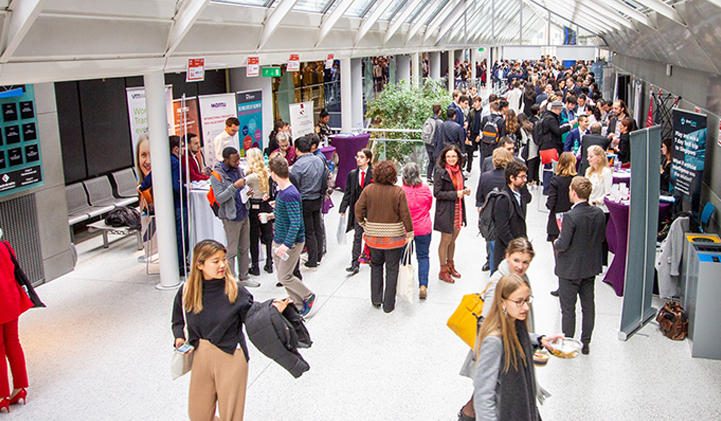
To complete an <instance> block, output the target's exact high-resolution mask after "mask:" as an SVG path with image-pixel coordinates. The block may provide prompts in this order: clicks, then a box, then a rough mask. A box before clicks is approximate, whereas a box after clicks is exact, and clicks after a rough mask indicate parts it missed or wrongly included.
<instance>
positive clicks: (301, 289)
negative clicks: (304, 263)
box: [273, 241, 313, 311]
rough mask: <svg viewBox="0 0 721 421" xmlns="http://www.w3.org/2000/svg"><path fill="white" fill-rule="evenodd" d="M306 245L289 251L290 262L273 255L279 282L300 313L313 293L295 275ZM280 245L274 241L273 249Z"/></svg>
mask: <svg viewBox="0 0 721 421" xmlns="http://www.w3.org/2000/svg"><path fill="white" fill-rule="evenodd" d="M304 244H305V243H296V244H293V247H291V248H290V249H289V250H288V260H283V259H281V258H280V257H278V255H276V254H275V253H273V263H275V268H276V271H277V272H278V282H280V283H281V284H283V286H284V287H285V290H286V291H287V292H288V296H289V297H290V299H291V300H292V301H293V303H294V304H295V308H297V309H298V311H301V310H303V300H304V299H305V298H308V296H310V294H312V293H313V291H311V290H310V289H308V287H307V286H306V285H305V284H304V283H303V281H301V280H300V279H298V277H296V276H295V275H293V271H294V270H295V266H296V265H297V264H298V260H299V259H300V253H301V252H302V251H303V245H304ZM279 246H280V244H278V243H276V242H275V241H273V247H274V248H277V247H279Z"/></svg>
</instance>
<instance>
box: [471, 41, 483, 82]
mask: <svg viewBox="0 0 721 421" xmlns="http://www.w3.org/2000/svg"><path fill="white" fill-rule="evenodd" d="M476 61H478V47H474V48H472V49H471V79H476V78H478V77H480V76H481V75H477V74H476Z"/></svg>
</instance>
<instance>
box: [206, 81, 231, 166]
mask: <svg viewBox="0 0 721 421" xmlns="http://www.w3.org/2000/svg"><path fill="white" fill-rule="evenodd" d="M198 105H199V106H200V122H201V128H202V138H203V145H205V146H204V148H205V149H204V150H203V152H204V155H205V159H206V160H207V159H209V157H210V156H211V155H214V151H213V150H212V148H213V140H215V137H216V136H218V135H219V134H220V132H222V131H223V130H225V120H227V119H228V118H229V117H235V116H236V109H235V94H220V95H205V96H200V97H198Z"/></svg>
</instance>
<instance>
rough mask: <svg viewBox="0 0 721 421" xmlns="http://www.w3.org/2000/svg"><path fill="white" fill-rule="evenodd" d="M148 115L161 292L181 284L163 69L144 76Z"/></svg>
mask: <svg viewBox="0 0 721 421" xmlns="http://www.w3.org/2000/svg"><path fill="white" fill-rule="evenodd" d="M143 80H144V83H145V102H146V107H147V113H148V136H149V138H150V154H151V155H152V157H153V199H154V202H155V220H156V223H157V227H158V257H159V266H160V283H159V284H158V285H156V286H155V287H156V288H158V289H172V288H176V287H177V286H178V285H180V283H181V281H180V274H179V272H178V269H179V268H178V248H177V239H176V236H175V206H174V204H173V181H172V176H171V170H170V147H169V144H168V114H167V111H166V109H165V107H166V104H165V76H164V75H163V72H162V71H161V70H158V71H155V72H152V73H148V74H146V75H144V77H143Z"/></svg>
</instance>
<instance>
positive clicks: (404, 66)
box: [396, 55, 411, 85]
mask: <svg viewBox="0 0 721 421" xmlns="http://www.w3.org/2000/svg"><path fill="white" fill-rule="evenodd" d="M396 58H397V62H398V68H397V69H396V72H397V76H396V79H397V80H398V83H400V82H401V81H403V80H405V81H406V83H408V84H409V85H410V83H411V56H408V55H399V56H396Z"/></svg>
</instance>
